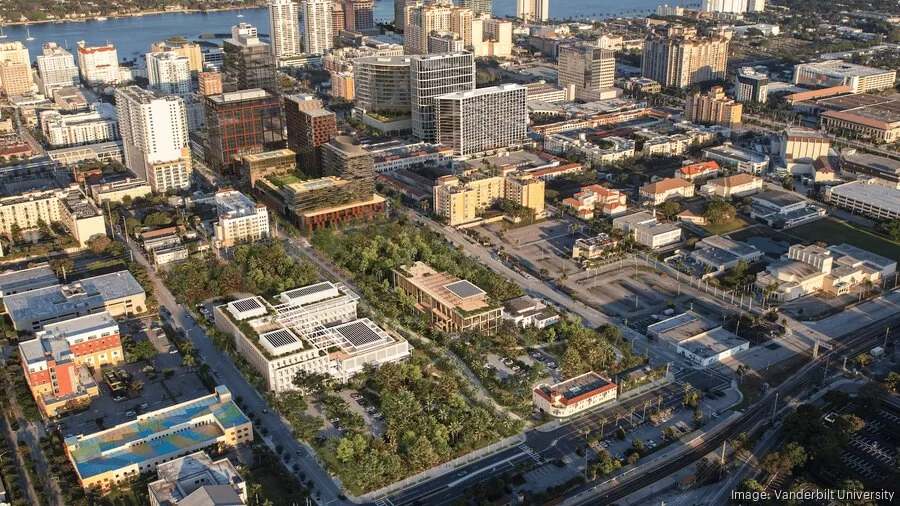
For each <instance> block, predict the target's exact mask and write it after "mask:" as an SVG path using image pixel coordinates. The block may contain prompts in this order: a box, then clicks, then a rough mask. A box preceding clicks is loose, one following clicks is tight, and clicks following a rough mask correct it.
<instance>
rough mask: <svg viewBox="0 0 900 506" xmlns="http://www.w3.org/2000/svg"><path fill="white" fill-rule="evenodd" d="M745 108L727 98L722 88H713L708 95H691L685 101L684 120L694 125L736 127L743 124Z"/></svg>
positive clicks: (698, 93)
mask: <svg viewBox="0 0 900 506" xmlns="http://www.w3.org/2000/svg"><path fill="white" fill-rule="evenodd" d="M743 110H744V106H743V105H742V104H740V103H739V102H735V101H734V100H732V99H730V98H728V97H726V96H725V90H724V89H722V87H721V86H713V87H712V88H710V90H709V91H708V92H706V93H703V94H701V93H700V92H697V93H694V94H693V95H689V96H687V97H685V99H684V119H686V120H687V121H691V122H694V123H702V124H715V125H723V126H727V127H730V126H734V125H737V124H739V123H740V122H741V113H742V112H743Z"/></svg>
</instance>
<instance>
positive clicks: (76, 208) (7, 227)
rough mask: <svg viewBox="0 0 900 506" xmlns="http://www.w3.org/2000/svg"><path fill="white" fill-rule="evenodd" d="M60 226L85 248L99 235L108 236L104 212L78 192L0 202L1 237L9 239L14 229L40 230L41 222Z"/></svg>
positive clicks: (48, 193)
mask: <svg viewBox="0 0 900 506" xmlns="http://www.w3.org/2000/svg"><path fill="white" fill-rule="evenodd" d="M39 221H43V222H44V223H46V224H48V225H49V224H51V223H54V222H60V223H62V224H63V225H65V227H66V228H67V229H68V230H69V232H70V233H71V234H72V236H73V237H75V239H77V240H78V243H79V244H80V245H81V246H82V247H84V246H87V241H88V240H89V239H90V238H91V237H93V236H95V235H106V223H105V221H104V219H103V215H102V214H101V213H100V210H99V209H97V207H96V206H94V205H93V204H92V203H91V202H90V201H89V200H88V199H87V198H86V197H85V196H84V194H82V193H81V192H80V191H78V190H74V189H62V190H60V189H53V190H36V191H31V192H24V193H22V194H20V195H14V196H9V197H6V198H0V233H3V234H5V235H7V236H9V235H10V234H11V233H12V227H13V225H14V224H15V225H18V227H19V229H20V230H21V231H22V232H28V231H32V230H37V229H38V222H39Z"/></svg>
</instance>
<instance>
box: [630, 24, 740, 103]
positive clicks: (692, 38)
mask: <svg viewBox="0 0 900 506" xmlns="http://www.w3.org/2000/svg"><path fill="white" fill-rule="evenodd" d="M728 43H729V40H728V39H727V38H725V37H699V36H698V35H697V30H696V28H685V27H682V26H678V25H674V26H671V27H668V29H667V31H666V33H664V34H661V35H660V34H653V35H651V36H650V37H649V38H648V39H647V40H646V42H644V57H643V59H642V60H641V76H643V77H648V78H650V79H653V80H654V81H656V82H658V83H660V85H662V86H664V87H674V88H686V87H688V86H690V85H691V84H694V83H700V82H704V81H712V80H716V79H725V69H726V66H727V65H728Z"/></svg>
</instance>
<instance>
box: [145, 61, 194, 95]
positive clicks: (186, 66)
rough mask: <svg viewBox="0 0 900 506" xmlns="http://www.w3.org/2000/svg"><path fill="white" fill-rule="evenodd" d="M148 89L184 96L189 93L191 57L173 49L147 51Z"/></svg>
mask: <svg viewBox="0 0 900 506" xmlns="http://www.w3.org/2000/svg"><path fill="white" fill-rule="evenodd" d="M147 79H148V80H149V81H150V86H149V87H150V89H152V90H156V91H159V92H162V93H165V94H167V95H178V96H181V97H182V98H186V97H187V96H188V95H190V93H191V59H190V58H188V57H187V56H183V55H180V54H178V53H177V52H175V51H166V52H161V53H147Z"/></svg>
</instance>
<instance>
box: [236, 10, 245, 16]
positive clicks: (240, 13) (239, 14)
mask: <svg viewBox="0 0 900 506" xmlns="http://www.w3.org/2000/svg"><path fill="white" fill-rule="evenodd" d="M237 17H239V18H242V17H244V9H241V10H239V11H238V15H237Z"/></svg>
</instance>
